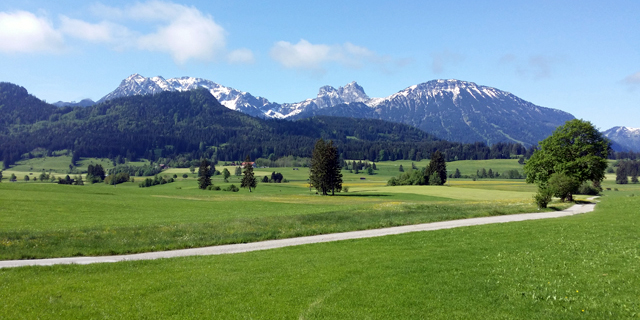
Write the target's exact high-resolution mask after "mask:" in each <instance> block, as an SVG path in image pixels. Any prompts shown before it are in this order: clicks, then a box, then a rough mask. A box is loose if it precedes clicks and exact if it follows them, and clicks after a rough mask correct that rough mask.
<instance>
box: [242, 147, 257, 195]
mask: <svg viewBox="0 0 640 320" xmlns="http://www.w3.org/2000/svg"><path fill="white" fill-rule="evenodd" d="M242 173H243V174H244V176H243V177H242V181H241V182H240V187H242V188H249V192H251V188H255V187H256V186H257V185H258V182H257V181H256V178H255V177H254V176H253V164H252V163H251V158H250V157H249V156H247V159H246V160H244V171H243V172H242Z"/></svg>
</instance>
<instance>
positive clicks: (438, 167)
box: [424, 150, 447, 186]
mask: <svg viewBox="0 0 640 320" xmlns="http://www.w3.org/2000/svg"><path fill="white" fill-rule="evenodd" d="M434 173H435V174H437V176H438V179H436V178H433V179H432V175H433V174H434ZM424 177H425V180H426V181H427V183H428V184H430V185H440V186H441V185H443V184H445V182H447V164H446V163H445V161H444V156H442V153H441V152H440V151H439V150H436V152H434V153H433V154H432V155H431V161H430V162H429V165H428V166H427V168H426V170H425V173H424ZM431 182H434V183H433V184H432V183H431Z"/></svg>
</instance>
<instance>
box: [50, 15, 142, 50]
mask: <svg viewBox="0 0 640 320" xmlns="http://www.w3.org/2000/svg"><path fill="white" fill-rule="evenodd" d="M60 22H61V26H60V31H62V32H63V33H64V34H66V35H69V36H72V37H74V38H78V39H81V40H85V41H89V42H95V43H109V44H113V45H115V46H117V47H127V46H129V45H130V44H131V42H132V41H133V37H134V35H133V33H132V32H131V31H130V30H129V29H127V28H126V27H124V26H122V25H119V24H115V23H112V22H108V21H102V22H100V23H97V24H92V23H89V22H86V21H82V20H77V19H71V18H69V17H66V16H60Z"/></svg>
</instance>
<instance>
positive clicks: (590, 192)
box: [577, 182, 600, 196]
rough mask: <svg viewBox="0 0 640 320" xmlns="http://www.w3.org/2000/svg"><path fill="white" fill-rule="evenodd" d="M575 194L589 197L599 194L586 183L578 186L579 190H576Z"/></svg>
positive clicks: (598, 191)
mask: <svg viewBox="0 0 640 320" xmlns="http://www.w3.org/2000/svg"><path fill="white" fill-rule="evenodd" d="M577 194H586V195H590V196H597V195H598V194H600V190H598V189H597V188H596V187H594V186H593V185H591V184H589V183H588V182H585V183H583V184H582V185H581V186H580V188H578V192H577Z"/></svg>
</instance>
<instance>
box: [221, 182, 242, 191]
mask: <svg viewBox="0 0 640 320" xmlns="http://www.w3.org/2000/svg"><path fill="white" fill-rule="evenodd" d="M224 191H231V192H238V191H240V188H238V187H236V185H235V184H232V185H230V186H228V187H226V188H224Z"/></svg>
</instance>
